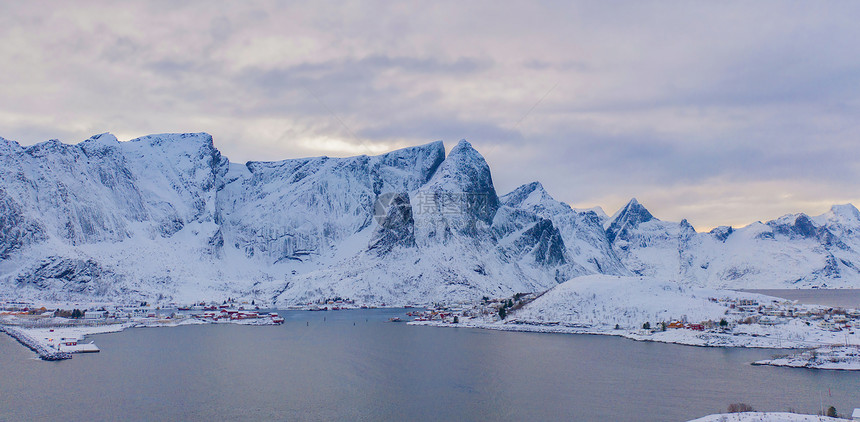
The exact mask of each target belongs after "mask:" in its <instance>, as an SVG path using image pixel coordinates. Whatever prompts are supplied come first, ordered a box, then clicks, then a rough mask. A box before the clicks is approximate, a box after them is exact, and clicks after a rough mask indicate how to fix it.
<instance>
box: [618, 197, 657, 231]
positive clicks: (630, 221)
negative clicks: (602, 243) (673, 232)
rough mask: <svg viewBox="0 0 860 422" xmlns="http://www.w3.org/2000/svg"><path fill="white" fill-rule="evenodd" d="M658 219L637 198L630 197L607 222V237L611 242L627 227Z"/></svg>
mask: <svg viewBox="0 0 860 422" xmlns="http://www.w3.org/2000/svg"><path fill="white" fill-rule="evenodd" d="M651 220H657V219H656V218H654V216H653V215H651V213H650V212H648V210H647V209H646V208H645V207H644V206H642V204H640V203H639V201H638V200H637V199H636V198H632V199H630V201H629V202H627V205H625V206H624V207H623V208H621V209H620V210H618V211H617V212H616V213H615V214H614V215H613V216H612V217H611V218H610V219H609V221H608V222H607V227H606V237H607V238H608V239H609V241H610V242H612V241H614V240H615V237H616V236H617V235H618V233H619V232H621V231H622V230H624V229H625V228H635V227H637V226H639V224H642V223H645V222H647V221H651ZM658 221H659V220H658Z"/></svg>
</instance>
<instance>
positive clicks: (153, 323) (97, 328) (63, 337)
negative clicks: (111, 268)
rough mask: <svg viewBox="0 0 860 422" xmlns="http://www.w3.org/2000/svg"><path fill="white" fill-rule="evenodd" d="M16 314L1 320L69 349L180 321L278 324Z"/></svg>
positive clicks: (51, 346) (45, 343) (48, 345)
mask: <svg viewBox="0 0 860 422" xmlns="http://www.w3.org/2000/svg"><path fill="white" fill-rule="evenodd" d="M22 322H23V321H21V320H19V319H18V318H15V317H14V316H12V317H10V316H5V317H4V318H3V319H2V321H0V323H3V324H4V326H5V327H7V328H9V329H12V330H15V331H17V332H19V333H23V334H24V335H26V336H27V337H28V338H30V339H31V340H33V341H35V342H36V343H37V344H38V345H40V346H42V347H44V348H45V349H47V350H51V351H57V352H66V353H86V352H98V351H99V349H98V347H96V346H95V345H94V344H93V343H92V342H91V343H83V341H84V339H85V338H86V337H87V336H89V335H93V334H106V333H116V332H120V331H123V330H126V329H129V328H152V327H178V326H181V325H202V324H238V325H276V324H277V323H275V322H273V319H272V318H253V319H232V320H231V319H203V318H195V317H191V316H187V315H181V316H174V317H171V318H148V317H141V318H131V319H127V320H123V321H107V320H104V321H91V322H87V321H83V322H82V321H71V320H69V319H66V318H57V317H54V318H46V319H42V320H40V321H39V326H27V325H26V324H22Z"/></svg>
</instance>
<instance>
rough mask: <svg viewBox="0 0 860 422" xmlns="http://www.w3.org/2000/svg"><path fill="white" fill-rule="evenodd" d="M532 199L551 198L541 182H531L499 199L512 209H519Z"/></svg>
mask: <svg viewBox="0 0 860 422" xmlns="http://www.w3.org/2000/svg"><path fill="white" fill-rule="evenodd" d="M531 197H535V198H538V199H544V198H548V197H550V196H549V194H548V193H547V192H546V190H545V189H544V187H543V185H542V184H541V183H540V182H531V183H526V184H525V185H522V186H519V187H517V188H516V189H514V190H512V191H510V192H509V193H507V194H505V195H502V197H501V198H499V199H500V200H501V201H502V204H504V205H507V206H511V207H519V206H520V205H521V204H522V203H523V202H525V201H526V200H528V199H529V198H531Z"/></svg>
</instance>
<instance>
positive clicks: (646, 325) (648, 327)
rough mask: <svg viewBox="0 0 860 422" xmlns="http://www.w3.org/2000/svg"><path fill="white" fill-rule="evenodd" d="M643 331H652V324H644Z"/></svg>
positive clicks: (646, 322)
mask: <svg viewBox="0 0 860 422" xmlns="http://www.w3.org/2000/svg"><path fill="white" fill-rule="evenodd" d="M642 329H643V330H650V329H651V323H650V322H648V321H645V323H644V324H642Z"/></svg>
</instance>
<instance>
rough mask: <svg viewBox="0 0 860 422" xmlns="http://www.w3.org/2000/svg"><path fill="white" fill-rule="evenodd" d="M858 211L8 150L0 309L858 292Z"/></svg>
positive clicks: (442, 158)
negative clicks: (816, 289)
mask: <svg viewBox="0 0 860 422" xmlns="http://www.w3.org/2000/svg"><path fill="white" fill-rule="evenodd" d="M857 251H860V212H858V211H857V209H856V208H854V207H853V206H851V205H843V206H837V207H834V208H833V209H832V210H831V212H829V213H827V214H825V215H822V216H818V217H808V216H806V215H803V214H798V215H789V216H785V217H782V218H780V219H778V220H774V221H771V222H767V223H756V224H752V225H750V226H748V227H745V228H741V229H732V228H728V227H721V228H718V229H715V230H713V231H712V232H710V233H697V232H696V231H695V230H694V229H693V228H692V226H690V225H689V224H687V223H686V221H682V222H681V223H668V222H663V221H660V220H658V219H657V218H655V217H654V216H652V215H651V214H650V212H648V211H647V210H646V209H645V208H644V206H642V205H641V204H639V203H638V202H637V201H635V200H633V201H631V203H630V204H628V205H627V206H626V207H624V208H623V209H622V210H620V211H619V212H617V213H616V214H615V215H614V216H612V217H611V218H610V217H607V216H606V215H605V214H604V213H603V211H602V210H601V209H599V208H598V209H592V210H577V209H573V208H571V207H570V206H569V205H567V204H564V203H562V202H559V201H556V200H555V199H553V198H552V197H551V196H550V195H549V193H547V192H546V191H545V190H544V188H543V186H541V184H540V183H537V182H534V183H529V184H526V185H523V186H521V187H519V188H517V189H515V190H514V191H513V192H510V193H508V194H506V195H501V196H500V195H499V194H498V193H497V192H496V190H495V187H494V185H493V179H492V174H491V171H490V168H489V166H488V165H487V163H486V161H485V160H484V158H483V157H482V156H481V154H480V153H478V151H476V150H475V149H474V148H473V147H472V146H471V145H470V144H469V143H468V142H465V141H461V142H460V143H459V144H457V145H456V146H455V147H453V148H452V149H451V150H450V151H449V153H448V154H447V156H446V154H445V147H444V145H443V144H442V143H441V142H434V143H430V144H426V145H422V146H417V147H412V148H405V149H401V150H398V151H393V152H391V153H388V154H384V155H379V156H372V157H371V156H358V157H349V158H330V157H316V158H306V159H293V160H284V161H278V162H248V163H245V164H238V163H231V162H230V161H229V160H228V159H227V158H226V157H223V156H222V155H221V153H220V152H219V151H218V150H217V149H216V148H215V146H214V144H213V140H212V137H211V136H209V135H207V134H205V133H196V134H161V135H150V136H146V137H142V138H139V139H134V140H131V141H128V142H119V141H118V140H117V139H116V138H115V137H114V136H113V135H110V134H102V135H96V136H93V137H92V138H90V139H88V140H86V141H84V142H81V143H79V144H76V145H68V144H63V143H61V142H59V141H55V140H53V141H48V142H44V143H40V144H37V145H32V146H27V147H23V146H21V145H19V144H18V143H16V142H13V141H8V140H5V139H2V138H0V295H6V296H9V297H22V298H27V297H32V298H46V299H52V300H57V301H59V300H77V299H80V298H88V299H90V300H92V299H93V298H104V299H105V300H122V299H128V300H137V299H145V300H162V301H169V300H176V301H191V300H197V299H211V298H220V297H247V298H257V299H258V300H265V301H271V300H275V301H277V302H278V303H279V304H292V303H300V302H307V301H312V300H318V299H322V298H331V297H336V296H340V297H350V298H353V299H355V300H357V301H361V302H365V303H369V304H370V303H383V302H384V303H387V304H401V303H410V302H418V303H427V302H432V301H460V300H472V299H475V298H480V297H481V296H485V295H487V296H504V295H509V294H512V293H516V292H529V291H543V290H546V289H548V288H550V287H552V286H554V285H556V284H557V283H559V282H562V281H565V280H568V279H571V278H574V277H578V276H583V275H589V274H609V275H617V276H629V275H644V276H655V277H660V278H662V279H666V280H675V281H679V282H682V283H686V284H693V285H698V286H712V287H731V288H734V287H746V288H753V287H786V286H792V287H794V286H796V287H808V286H815V285H819V286H823V285H827V286H829V287H844V286H855V287H857V286H860V270H858V268H860V255H858V252H857Z"/></svg>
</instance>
